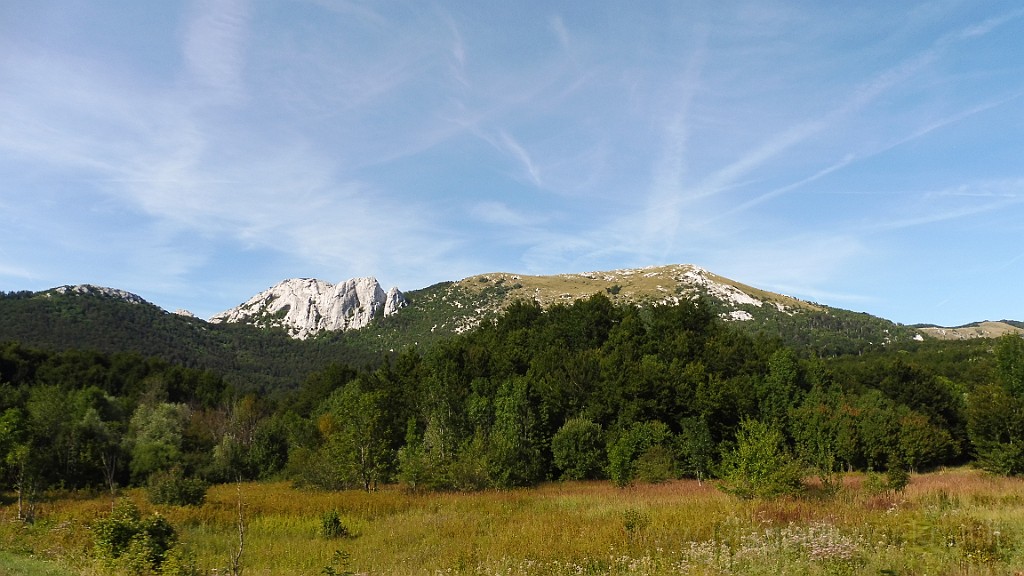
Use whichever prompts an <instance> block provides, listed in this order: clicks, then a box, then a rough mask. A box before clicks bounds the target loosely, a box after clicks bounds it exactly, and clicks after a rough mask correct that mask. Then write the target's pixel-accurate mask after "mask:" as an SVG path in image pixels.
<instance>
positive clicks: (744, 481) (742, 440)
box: [720, 420, 803, 498]
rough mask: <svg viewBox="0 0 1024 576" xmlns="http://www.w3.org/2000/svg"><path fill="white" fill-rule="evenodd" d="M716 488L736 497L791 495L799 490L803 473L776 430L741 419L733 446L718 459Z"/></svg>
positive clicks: (801, 487)
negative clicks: (718, 470)
mask: <svg viewBox="0 0 1024 576" xmlns="http://www.w3.org/2000/svg"><path fill="white" fill-rule="evenodd" d="M720 487H721V489H722V490H724V491H725V492H728V493H730V494H733V495H735V496H739V497H740V498H774V497H776V496H783V495H789V494H795V493H797V492H799V491H800V490H802V489H803V470H802V468H801V466H800V464H799V463H798V462H797V461H796V460H795V459H793V457H792V456H791V455H790V454H789V452H788V451H787V450H786V447H785V444H784V442H783V436H782V432H780V431H779V429H778V428H776V427H775V426H770V425H768V424H765V423H764V422H759V421H757V420H745V421H743V422H742V423H741V424H740V429H739V431H737V432H736V446H735V447H734V448H733V449H732V450H730V451H728V452H726V454H725V455H724V456H723V458H722V484H721V485H720Z"/></svg>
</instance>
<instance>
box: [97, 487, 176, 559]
mask: <svg viewBox="0 0 1024 576" xmlns="http://www.w3.org/2000/svg"><path fill="white" fill-rule="evenodd" d="M92 530H93V535H94V543H93V546H94V550H95V554H96V556H97V557H99V558H100V559H101V560H103V561H104V562H105V563H106V564H107V565H108V566H110V567H118V568H123V569H125V570H127V571H128V572H130V573H131V574H147V573H151V572H159V571H160V569H161V566H162V565H163V563H164V561H165V560H166V559H167V556H168V552H169V551H170V550H171V548H172V547H173V546H174V544H175V543H176V542H177V539H178V536H177V533H176V532H175V530H174V527H173V526H171V524H170V522H168V521H167V520H166V519H165V518H164V517H163V516H160V515H159V514H154V515H153V516H150V517H149V518H146V519H143V518H142V516H141V515H140V514H139V509H138V508H137V507H136V506H135V505H134V504H132V503H131V502H130V501H128V500H121V501H120V502H118V504H117V506H115V508H114V510H113V512H111V514H110V516H108V517H106V518H101V519H100V520H97V521H96V523H95V524H94V525H93V527H92Z"/></svg>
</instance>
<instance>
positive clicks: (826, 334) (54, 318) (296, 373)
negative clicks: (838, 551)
mask: <svg viewBox="0 0 1024 576" xmlns="http://www.w3.org/2000/svg"><path fill="white" fill-rule="evenodd" d="M595 294H598V295H600V297H604V298H608V299H609V300H611V301H612V302H615V303H617V304H622V305H635V306H639V307H643V308H646V309H648V310H650V311H651V313H656V310H657V307H660V306H670V305H672V304H674V303H676V302H679V301H681V300H682V299H700V301H701V302H702V303H703V304H704V305H707V306H709V307H710V308H711V310H712V311H713V312H714V313H716V314H717V315H719V316H720V317H721V318H723V319H724V320H725V321H727V322H728V323H729V324H730V325H731V326H734V327H737V328H738V329H740V330H743V331H747V332H748V333H751V334H760V335H763V336H768V337H770V338H776V339H778V340H780V341H781V342H783V343H784V344H786V345H788V346H792V347H794V348H797V349H802V350H806V351H808V352H809V353H813V354H817V355H820V356H836V355H843V354H859V353H862V352H865V351H870V350H877V349H881V348H885V347H888V346H890V345H897V346H904V345H908V344H913V343H914V341H916V340H923V339H929V340H933V339H935V338H937V337H938V336H940V335H941V332H942V330H946V332H947V334H949V333H950V332H949V330H951V329H940V328H938V327H923V326H922V327H911V326H903V325H900V324H896V323H894V322H890V321H889V320H885V319H883V318H878V317H875V316H871V315H869V314H865V313H858V312H851V311H849V310H843V309H840V308H832V307H829V306H825V305H822V304H818V303H814V302H807V301H803V300H799V299H796V298H792V297H789V296H785V295H781V294H775V293H772V292H767V291H764V290H760V289H757V288H754V287H751V286H747V285H744V284H741V283H739V282H736V281H733V280H730V279H728V278H724V277H722V276H718V275H716V274H714V273H712V272H709V271H707V270H705V269H702V268H700V267H697V266H690V265H671V266H656V267H648V268H636V269H623V270H613V271H606V272H585V273H578V274H557V275H550V276H530V275H524V274H514V273H507V272H492V273H487V274H478V275H475V276H470V277H468V278H464V279H462V280H458V281H451V282H442V283H438V284H435V285H433V286H429V287H427V288H423V289H420V290H412V291H409V292H405V293H402V292H400V291H398V289H397V288H393V289H391V290H390V291H389V292H384V290H383V289H382V288H381V287H380V285H379V283H377V281H376V280H374V279H373V278H355V279H352V280H349V281H347V282H343V283H341V284H338V285H332V284H329V283H326V282H322V281H318V280H313V279H292V280H287V281H285V282H282V283H280V284H278V285H277V286H275V287H273V288H270V289H268V290H265V291H263V292H261V293H260V294H257V295H256V296H254V297H252V298H250V299H249V300H248V301H246V302H245V303H244V304H242V305H241V306H239V307H237V308H234V309H232V310H229V311H226V312H224V313H222V314H218V315H217V316H215V317H214V318H212V319H211V321H210V322H206V321H203V320H201V319H198V318H195V317H193V316H190V315H187V314H184V313H170V312H167V311H165V310H163V309H161V308H160V307H158V306H156V305H154V304H152V303H149V302H147V301H145V300H144V299H142V298H140V297H139V296H137V295H135V294H132V293H130V292H126V291H124V290H118V289H113V288H103V287H97V286H89V285H82V286H62V287H59V288H53V289H50V290H46V291H43V292H10V293H3V292H0V342H4V341H17V342H21V343H23V344H24V345H27V346H35V347H40V348H45V349H51V350H68V349H79V350H96V351H100V352H106V353H118V352H129V353H136V354H141V355H143V356H152V357H158V358H162V359H164V360H167V361H169V362H173V363H176V364H180V365H183V366H186V367H192V368H200V369H206V370H212V371H215V372H217V373H220V374H224V375H225V377H226V378H227V379H228V380H230V381H231V382H232V383H234V384H237V385H244V386H248V387H255V388H259V389H272V388H276V387H279V386H294V385H295V384H296V383H297V382H301V380H302V379H303V378H304V377H305V375H307V374H309V373H311V372H313V371H316V370H318V369H321V368H323V367H325V366H328V365H330V364H332V363H345V364H349V365H352V366H363V365H368V364H372V363H375V362H379V361H380V359H381V358H382V355H385V354H389V353H393V352H398V351H401V350H404V349H407V348H410V347H416V348H420V349H425V348H428V347H430V346H432V345H433V344H434V343H436V342H439V341H442V340H444V339H447V338H450V337H451V336H453V335H455V334H460V333H464V332H466V331H470V330H473V329H475V328H476V327H477V326H480V325H481V323H485V322H491V321H493V320H494V319H495V318H497V317H498V316H499V315H500V314H502V312H503V311H504V310H505V308H507V307H508V306H509V305H510V304H512V303H513V302H516V301H522V300H525V301H527V302H537V303H538V304H539V305H541V306H542V307H544V308H550V307H552V306H567V305H571V304H572V303H573V302H575V301H577V300H579V299H584V298H589V297H592V296H594V295H595ZM1004 324H1005V325H1006V326H1008V327H1010V328H1013V329H1016V330H1020V329H1021V328H1024V324H1021V323H1013V322H1009V321H1005V322H1004ZM957 330H958V332H956V333H957V334H959V335H960V336H958V337H963V336H964V335H965V334H968V333H969V334H976V335H979V336H995V335H998V333H996V332H992V331H988V330H982V329H978V330H973V329H972V330H965V329H964V328H963V327H961V328H960V329H957ZM933 335H934V337H935V338H933ZM2 381H3V374H0V382H2Z"/></svg>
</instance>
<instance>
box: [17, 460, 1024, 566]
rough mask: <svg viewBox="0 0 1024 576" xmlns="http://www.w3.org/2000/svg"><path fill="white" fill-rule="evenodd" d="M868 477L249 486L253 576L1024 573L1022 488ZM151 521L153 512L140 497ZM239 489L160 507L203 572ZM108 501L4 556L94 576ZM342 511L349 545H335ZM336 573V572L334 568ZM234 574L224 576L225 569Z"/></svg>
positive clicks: (73, 506)
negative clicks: (768, 486) (455, 488)
mask: <svg viewBox="0 0 1024 576" xmlns="http://www.w3.org/2000/svg"><path fill="white" fill-rule="evenodd" d="M861 484H862V479H861V477H860V476H856V475H855V476H851V477H849V478H847V483H846V487H845V489H844V490H843V491H842V492H841V493H840V494H839V495H838V496H837V497H835V498H833V499H817V498H814V497H808V498H803V499H786V500H777V501H756V500H755V501H740V500H736V499H734V498H732V497H730V496H727V495H725V494H723V493H722V492H720V491H718V490H717V489H716V488H715V487H714V485H713V484H709V483H705V484H703V485H699V484H697V483H696V482H694V481H676V482H668V483H665V484H659V485H645V486H636V487H629V488H625V489H618V488H614V487H613V486H611V485H610V484H609V483H606V482H587V483H551V484H546V485H544V486H541V487H538V488H535V489H530V490H513V491H488V492H480V493H473V494H408V493H405V492H403V491H401V490H399V489H397V488H389V489H386V490H382V491H379V492H375V493H369V494H367V493H363V492H318V491H302V490H296V489H294V488H292V487H291V486H290V485H289V484H286V483H260V484H243V485H241V495H242V502H243V510H244V517H245V524H246V532H245V551H244V554H243V557H242V562H243V566H244V569H245V570H244V573H245V574H246V575H250V576H254V575H270V574H273V575H292V574H294V575H298V574H320V573H324V568H325V567H327V566H332V567H333V568H334V569H336V570H341V569H342V568H343V566H341V565H340V564H339V563H337V562H334V555H335V552H336V551H338V550H341V551H343V552H345V553H346V554H348V555H349V558H350V561H349V564H348V565H347V567H348V568H349V569H351V570H353V571H355V572H361V573H367V574H403V575H404V574H424V575H436V574H494V575H497V574H503V575H506V574H524V575H525V574H530V575H534V574H649V575H661V574H679V573H693V574H725V573H732V574H761V573H764V574H768V573H772V574H775V573H811V574H859V573H874V574H878V573H880V572H883V571H886V570H889V571H891V573H897V574H919V573H928V574H979V573H982V574H1007V575H1009V574H1014V573H1016V572H1017V571H1021V570H1024V551H1022V550H1021V548H1022V546H1024V483H1022V482H1021V481H1020V480H1017V479H1007V478H996V477H991V476H987V475H985V474H982V473H980V472H977V471H973V470H952V471H945V472H939V473H933V474H927V475H918V476H914V477H913V479H912V481H911V483H910V486H909V487H908V488H907V490H906V492H904V493H903V494H900V495H891V494H889V495H885V494H883V495H872V494H868V493H867V492H866V491H865V490H864V488H863V487H862V486H861ZM127 496H128V497H130V498H132V499H133V500H134V501H136V502H137V503H138V504H139V506H140V508H141V509H142V510H143V512H144V513H150V512H153V511H154V508H153V507H151V506H149V505H147V504H146V503H145V501H144V499H143V497H142V494H141V493H139V492H129V493H128V494H127ZM237 506H238V487H236V486H234V485H225V486H216V487H214V488H212V489H211V490H210V492H209V494H208V498H207V502H206V503H205V504H204V505H203V506H201V507H185V508H181V507H161V508H159V510H158V511H159V512H160V513H162V514H164V515H165V516H166V517H167V518H168V519H169V520H170V521H171V522H172V523H173V524H174V525H175V526H176V527H178V530H179V532H180V534H181V536H182V538H183V540H184V541H185V542H186V543H187V544H188V546H189V547H191V548H192V549H193V550H194V552H195V553H196V557H197V560H198V565H199V566H200V567H201V568H204V569H212V568H221V569H222V568H223V567H225V566H227V564H228V559H229V557H230V556H231V555H232V554H233V553H234V552H235V551H236V550H237V546H238V533H237V524H236V520H237ZM109 509H110V501H109V499H108V498H103V497H99V498H65V499H58V500H54V501H52V502H49V503H45V504H43V505H41V506H40V508H39V517H40V521H39V522H37V524H36V525H34V526H30V527H24V526H22V525H21V524H19V523H17V522H13V521H12V517H11V513H12V510H13V508H12V507H10V506H8V507H6V508H4V509H3V510H0V515H2V516H3V520H4V522H3V523H2V527H0V547H3V548H4V549H5V550H15V551H18V550H21V551H32V552H34V553H35V554H37V555H39V556H43V557H46V556H62V557H63V558H64V559H65V562H66V563H69V564H71V565H73V566H76V567H77V568H78V570H79V571H80V572H81V571H91V572H92V573H95V571H96V570H97V568H96V566H95V565H94V564H91V563H90V561H89V559H88V557H87V555H88V552H89V547H90V545H91V544H90V539H89V534H88V530H87V529H86V527H87V526H88V524H89V523H90V522H92V521H93V520H94V519H95V518H98V517H99V516H101V515H103V514H105V513H107V511H109ZM330 510H337V511H338V513H339V515H340V517H341V519H342V522H343V523H344V524H345V525H346V526H347V527H348V528H349V529H350V531H351V533H352V537H348V538H337V539H328V538H325V537H324V536H323V535H322V534H321V533H320V527H321V517H322V515H323V514H324V513H325V512H328V511H330ZM332 562H333V563H332ZM221 573H223V572H221Z"/></svg>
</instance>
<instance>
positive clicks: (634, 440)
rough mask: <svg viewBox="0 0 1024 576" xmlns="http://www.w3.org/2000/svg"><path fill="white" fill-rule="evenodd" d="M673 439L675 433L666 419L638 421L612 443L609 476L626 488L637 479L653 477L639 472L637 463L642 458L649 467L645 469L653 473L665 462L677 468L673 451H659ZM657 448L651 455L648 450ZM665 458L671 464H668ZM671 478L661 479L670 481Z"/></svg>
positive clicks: (615, 482)
mask: <svg viewBox="0 0 1024 576" xmlns="http://www.w3.org/2000/svg"><path fill="white" fill-rule="evenodd" d="M671 441H672V433H671V431H669V429H668V426H666V425H665V423H663V422H658V421H656V420H655V421H650V422H634V423H633V425H632V426H630V427H629V429H628V430H626V431H625V432H624V433H623V434H622V436H620V437H619V438H618V440H616V441H615V443H614V444H612V446H611V448H610V449H609V450H608V476H609V477H610V478H611V479H612V483H614V484H615V485H616V486H619V487H622V486H626V485H628V484H630V483H631V482H633V481H634V480H638V479H641V480H649V479H650V478H649V477H648V478H639V477H638V474H637V472H638V471H637V463H638V462H639V461H640V459H641V458H643V457H645V455H647V456H646V458H644V462H642V464H643V466H644V467H645V468H646V469H645V472H647V473H648V474H650V473H652V472H653V470H654V468H656V467H661V466H662V465H667V466H670V467H671V468H674V466H675V465H674V462H673V461H672V457H671V452H670V451H668V450H662V451H660V452H659V451H658V450H657V449H656V447H659V446H660V447H664V446H665V445H667V444H670V443H671ZM652 449H654V450H655V451H654V452H653V453H651V454H649V455H648V452H649V451H651V450H652ZM665 459H667V460H668V463H667V464H666V463H665ZM666 479H668V478H661V480H666Z"/></svg>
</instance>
